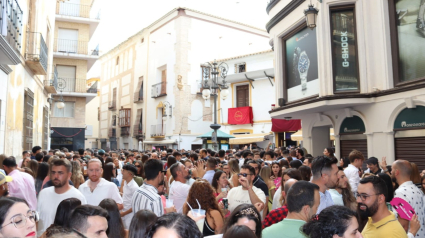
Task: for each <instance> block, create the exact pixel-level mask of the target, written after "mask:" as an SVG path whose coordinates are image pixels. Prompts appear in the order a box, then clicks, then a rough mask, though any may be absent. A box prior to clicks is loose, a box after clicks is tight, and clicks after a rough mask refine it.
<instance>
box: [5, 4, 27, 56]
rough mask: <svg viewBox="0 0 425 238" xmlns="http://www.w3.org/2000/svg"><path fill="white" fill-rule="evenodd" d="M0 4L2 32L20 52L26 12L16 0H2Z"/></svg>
mask: <svg viewBox="0 0 425 238" xmlns="http://www.w3.org/2000/svg"><path fill="white" fill-rule="evenodd" d="M0 6H1V8H0V34H1V35H3V37H4V38H5V40H6V41H7V42H8V43H9V45H10V46H11V47H12V48H14V49H15V50H16V51H17V52H18V53H19V51H20V50H21V47H22V44H21V37H22V28H23V27H22V18H23V15H24V12H23V11H22V10H21V8H20V7H19V4H18V2H17V1H16V0H0Z"/></svg>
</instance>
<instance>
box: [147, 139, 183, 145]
mask: <svg viewBox="0 0 425 238" xmlns="http://www.w3.org/2000/svg"><path fill="white" fill-rule="evenodd" d="M143 143H145V144H155V145H164V144H177V140H158V141H155V140H145V141H143Z"/></svg>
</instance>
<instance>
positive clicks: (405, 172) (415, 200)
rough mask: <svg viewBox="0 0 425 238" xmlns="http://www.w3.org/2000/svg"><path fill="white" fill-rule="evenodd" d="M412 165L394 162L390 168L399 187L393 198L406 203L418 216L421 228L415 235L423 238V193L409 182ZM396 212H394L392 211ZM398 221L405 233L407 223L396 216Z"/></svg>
mask: <svg viewBox="0 0 425 238" xmlns="http://www.w3.org/2000/svg"><path fill="white" fill-rule="evenodd" d="M412 170H413V169H412V165H411V164H410V163H409V161H406V160H396V161H394V163H393V165H392V166H391V177H392V179H393V180H394V179H395V180H396V181H397V183H398V184H399V185H400V186H399V187H398V188H397V190H395V194H394V198H397V197H398V198H401V199H403V200H405V201H406V202H408V203H409V204H410V206H412V208H413V209H414V210H415V213H416V215H418V220H419V222H420V225H421V228H420V229H419V231H418V232H417V233H416V236H417V237H425V219H424V217H425V197H424V194H423V192H422V191H421V190H420V189H419V188H418V187H416V185H415V184H414V183H413V182H412V181H411V179H410V175H411V174H412ZM394 212H396V211H394ZM398 221H399V222H400V224H401V225H402V226H403V228H404V230H405V231H406V232H407V231H408V229H409V221H408V220H405V219H403V218H401V217H400V216H398Z"/></svg>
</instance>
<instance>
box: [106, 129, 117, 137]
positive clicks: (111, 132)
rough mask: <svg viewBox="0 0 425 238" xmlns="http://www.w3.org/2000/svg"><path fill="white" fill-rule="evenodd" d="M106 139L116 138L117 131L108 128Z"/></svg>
mask: <svg viewBox="0 0 425 238" xmlns="http://www.w3.org/2000/svg"><path fill="white" fill-rule="evenodd" d="M108 137H109V138H111V137H117V129H115V128H109V130H108Z"/></svg>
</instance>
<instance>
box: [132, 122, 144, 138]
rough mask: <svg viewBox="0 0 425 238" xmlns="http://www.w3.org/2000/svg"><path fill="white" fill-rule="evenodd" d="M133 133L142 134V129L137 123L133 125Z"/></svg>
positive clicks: (135, 134)
mask: <svg viewBox="0 0 425 238" xmlns="http://www.w3.org/2000/svg"><path fill="white" fill-rule="evenodd" d="M133 135H134V136H138V135H143V130H142V129H140V128H139V124H137V125H134V126H133Z"/></svg>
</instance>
